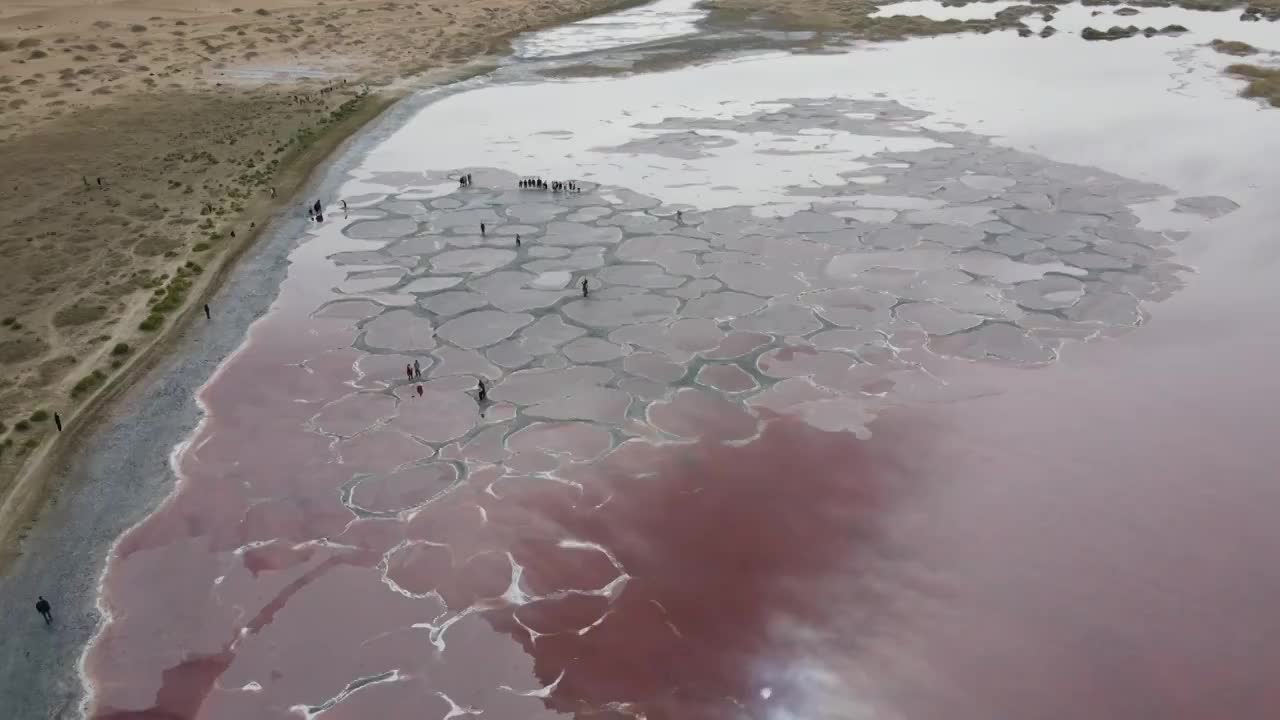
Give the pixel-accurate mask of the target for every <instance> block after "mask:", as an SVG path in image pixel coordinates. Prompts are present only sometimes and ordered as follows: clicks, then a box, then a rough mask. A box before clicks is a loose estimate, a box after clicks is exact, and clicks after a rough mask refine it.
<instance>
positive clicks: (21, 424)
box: [13, 420, 31, 432]
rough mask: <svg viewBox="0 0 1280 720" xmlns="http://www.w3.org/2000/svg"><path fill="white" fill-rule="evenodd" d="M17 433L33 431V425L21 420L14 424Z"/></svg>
mask: <svg viewBox="0 0 1280 720" xmlns="http://www.w3.org/2000/svg"><path fill="white" fill-rule="evenodd" d="M13 429H14V431H15V432H26V431H28V430H30V429H31V423H30V422H28V421H26V420H19V421H18V422H16V423H14V424H13Z"/></svg>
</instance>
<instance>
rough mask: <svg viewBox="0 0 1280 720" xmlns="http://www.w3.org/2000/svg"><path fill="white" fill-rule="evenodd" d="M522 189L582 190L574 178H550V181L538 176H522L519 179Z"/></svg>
mask: <svg viewBox="0 0 1280 720" xmlns="http://www.w3.org/2000/svg"><path fill="white" fill-rule="evenodd" d="M520 189H522V190H550V191H551V192H582V191H581V190H580V189H578V182H577V181H576V180H552V181H551V182H550V183H548V182H546V181H544V180H543V179H542V178H540V177H531V178H524V179H523V180H521V181H520Z"/></svg>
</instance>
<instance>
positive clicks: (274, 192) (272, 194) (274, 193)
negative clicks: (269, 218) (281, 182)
mask: <svg viewBox="0 0 1280 720" xmlns="http://www.w3.org/2000/svg"><path fill="white" fill-rule="evenodd" d="M275 196H276V189H275V188H271V197H272V198H273V199H274V198H275Z"/></svg>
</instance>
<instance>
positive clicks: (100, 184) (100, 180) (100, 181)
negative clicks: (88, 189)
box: [98, 178, 102, 187]
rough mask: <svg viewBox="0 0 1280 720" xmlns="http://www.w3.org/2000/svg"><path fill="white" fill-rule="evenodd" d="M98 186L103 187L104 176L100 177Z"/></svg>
mask: <svg viewBox="0 0 1280 720" xmlns="http://www.w3.org/2000/svg"><path fill="white" fill-rule="evenodd" d="M98 187H102V178H98Z"/></svg>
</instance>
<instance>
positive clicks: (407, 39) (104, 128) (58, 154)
mask: <svg viewBox="0 0 1280 720" xmlns="http://www.w3.org/2000/svg"><path fill="white" fill-rule="evenodd" d="M627 4H633V1H629V0H421V1H415V2H399V3H396V2H359V1H351V0H328V1H327V2H307V3H302V2H298V0H200V1H197V0H119V1H115V2H112V1H106V2H95V1H94V0H37V1H35V2H24V3H22V4H20V5H19V4H12V5H11V4H6V5H4V6H0V228H3V233H0V258H2V259H3V262H0V423H2V424H0V507H3V512H0V547H2V548H5V549H6V550H7V552H10V553H11V552H13V551H14V549H15V544H14V543H11V542H9V541H10V540H11V539H12V538H11V536H12V534H13V533H14V532H20V528H21V525H22V524H23V523H24V522H27V521H29V519H30V517H31V516H32V512H33V510H34V509H37V508H38V507H39V505H40V501H41V499H42V497H43V495H44V494H45V491H46V490H47V489H48V487H50V485H51V484H50V483H47V482H45V481H46V480H47V478H41V477H38V476H39V475H40V473H39V472H38V469H39V466H41V465H43V464H44V463H42V462H40V460H42V459H43V458H44V457H45V456H46V455H49V454H50V450H51V447H52V446H53V445H54V443H51V442H48V441H49V439H50V438H52V437H53V436H55V435H56V431H55V429H54V427H53V413H54V412H57V413H59V414H60V415H61V418H62V421H63V423H64V426H67V425H74V426H78V425H80V424H83V422H84V419H85V418H86V417H87V416H88V415H89V413H88V412H87V410H89V409H91V408H93V407H95V406H96V405H97V404H98V403H97V398H99V397H101V395H102V393H103V392H104V391H105V390H107V389H109V388H111V387H112V386H113V385H116V384H118V381H119V380H121V379H123V378H124V376H125V375H126V374H131V373H130V370H131V369H132V368H133V367H134V366H136V365H139V364H140V363H139V361H140V360H141V359H142V356H144V355H146V354H147V349H148V348H149V347H152V346H153V345H155V344H156V343H157V342H159V341H160V340H161V339H162V338H163V336H164V335H165V334H166V331H167V330H168V329H169V328H171V327H172V326H173V325H175V324H177V322H178V320H179V318H180V317H181V316H184V315H185V314H189V310H190V308H191V306H192V304H193V303H195V304H196V308H197V309H198V303H200V302H202V300H200V298H201V296H202V295H203V294H204V292H205V291H206V290H207V289H208V286H210V285H211V284H212V283H211V282H210V278H212V277H214V276H216V275H217V274H218V273H217V270H218V269H220V268H222V267H223V265H224V264H225V263H226V262H227V261H228V260H229V259H231V258H233V257H234V256H235V255H236V254H237V252H238V250H240V249H242V248H243V247H244V246H245V244H247V242H248V241H249V240H250V239H251V238H252V237H253V235H254V234H255V230H256V229H257V228H258V227H260V226H261V225H263V224H264V222H265V221H266V220H267V219H268V217H269V216H270V214H271V212H273V211H274V210H275V209H276V208H277V207H278V205H277V201H273V192H272V188H275V191H276V193H275V195H276V196H277V197H278V198H279V200H278V202H279V203H284V202H288V199H287V198H289V196H290V195H291V194H292V192H293V191H294V190H295V189H296V188H297V187H298V186H299V185H300V184H301V183H302V182H303V181H305V179H306V175H307V174H308V172H309V169H310V167H311V166H313V165H314V164H315V163H317V162H319V161H320V160H322V159H323V157H324V155H325V154H327V151H328V150H330V149H332V148H333V147H336V145H337V141H338V139H340V136H341V135H344V134H346V133H349V132H351V131H352V130H354V129H355V128H357V127H358V126H359V125H360V124H361V123H362V122H363V121H366V120H368V119H369V118H371V117H372V116H374V115H376V114H377V112H379V111H380V110H381V109H382V108H384V107H385V106H386V105H387V104H388V103H389V102H390V100H391V99H393V98H394V97H395V95H396V93H403V92H404V91H405V87H406V84H405V83H397V84H396V87H397V88H398V89H397V90H391V89H390V88H389V87H388V86H387V85H386V83H389V82H390V81H392V80H397V79H400V78H404V77H406V76H409V75H411V74H418V73H421V72H422V71H424V70H428V69H439V68H450V67H454V68H456V67H458V66H460V65H462V64H463V63H464V62H466V61H469V60H474V59H476V58H478V57H480V56H483V55H485V54H488V53H492V52H496V51H500V50H502V49H503V48H504V47H505V41H506V39H507V38H509V37H510V36H512V35H514V34H515V33H518V32H521V31H525V30H528V29H531V28H534V27H538V26H542V25H548V24H553V23H557V22H562V21H565V20H568V19H572V18H573V17H576V16H580V15H586V14H591V13H595V12H600V11H603V10H607V9H610V8H614V7H619V6H623V5H627ZM419 77H429V76H421V75H419ZM364 83H372V84H373V88H372V89H373V92H372V94H369V95H366V94H364V93H363V92H362V90H361V88H362V87H363V85H364ZM411 84H412V83H410V84H409V85H411ZM99 178H101V185H100V184H99ZM54 449H55V450H56V448H54Z"/></svg>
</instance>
